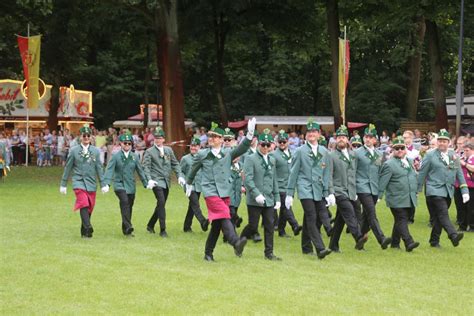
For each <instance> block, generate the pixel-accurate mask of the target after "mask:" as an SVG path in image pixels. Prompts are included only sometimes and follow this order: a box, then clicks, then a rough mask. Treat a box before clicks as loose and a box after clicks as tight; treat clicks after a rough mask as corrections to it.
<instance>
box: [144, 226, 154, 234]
mask: <svg viewBox="0 0 474 316" xmlns="http://www.w3.org/2000/svg"><path fill="white" fill-rule="evenodd" d="M146 230H147V231H148V232H149V233H150V234H154V233H155V229H154V228H152V227H150V226H147V227H146Z"/></svg>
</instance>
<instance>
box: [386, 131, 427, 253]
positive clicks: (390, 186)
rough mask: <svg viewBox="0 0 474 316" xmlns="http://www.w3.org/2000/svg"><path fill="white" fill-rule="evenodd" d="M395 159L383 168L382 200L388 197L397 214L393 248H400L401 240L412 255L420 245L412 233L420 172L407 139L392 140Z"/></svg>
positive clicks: (390, 205) (387, 200) (393, 210)
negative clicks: (410, 229) (417, 171)
mask: <svg viewBox="0 0 474 316" xmlns="http://www.w3.org/2000/svg"><path fill="white" fill-rule="evenodd" d="M392 152H393V157H392V158H390V159H388V160H387V161H386V162H385V163H384V164H383V166H382V170H381V171H380V180H379V187H378V192H379V198H380V199H381V198H382V197H383V195H384V192H386V194H385V202H386V203H387V206H388V207H389V208H390V210H391V211H392V214H393V218H394V223H393V231H392V245H391V247H392V248H400V246H399V243H400V237H401V238H402V239H403V242H404V243H405V249H406V251H408V252H411V251H412V250H413V249H415V248H416V247H418V246H419V245H420V243H419V242H416V241H414V240H413V237H412V236H411V234H410V231H409V230H408V222H409V220H410V214H411V210H412V209H413V208H414V207H416V203H417V191H416V190H417V186H418V182H417V173H416V170H415V166H414V160H413V159H411V158H408V157H407V149H406V145H405V141H404V140H403V137H401V136H398V137H397V138H395V139H394V140H393V141H392Z"/></svg>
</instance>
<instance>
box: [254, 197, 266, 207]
mask: <svg viewBox="0 0 474 316" xmlns="http://www.w3.org/2000/svg"><path fill="white" fill-rule="evenodd" d="M255 201H256V202H257V204H259V205H261V206H263V205H264V204H265V197H264V196H263V195H261V194H259V195H257V197H256V198H255Z"/></svg>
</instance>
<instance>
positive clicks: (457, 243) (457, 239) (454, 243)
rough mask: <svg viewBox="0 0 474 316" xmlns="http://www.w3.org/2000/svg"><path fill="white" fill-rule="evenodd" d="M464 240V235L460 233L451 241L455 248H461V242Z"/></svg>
mask: <svg viewBox="0 0 474 316" xmlns="http://www.w3.org/2000/svg"><path fill="white" fill-rule="evenodd" d="M463 238H464V233H458V234H457V235H456V236H454V237H453V238H452V239H451V242H452V243H453V246H454V247H457V246H459V242H460V241H461V239H463Z"/></svg>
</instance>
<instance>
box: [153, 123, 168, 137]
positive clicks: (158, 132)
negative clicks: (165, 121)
mask: <svg viewBox="0 0 474 316" xmlns="http://www.w3.org/2000/svg"><path fill="white" fill-rule="evenodd" d="M153 136H155V137H157V138H159V137H163V138H165V131H164V130H162V129H161V127H159V126H157V127H156V128H155V129H154V130H153Z"/></svg>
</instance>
